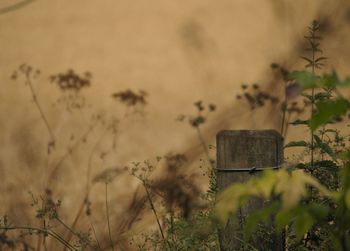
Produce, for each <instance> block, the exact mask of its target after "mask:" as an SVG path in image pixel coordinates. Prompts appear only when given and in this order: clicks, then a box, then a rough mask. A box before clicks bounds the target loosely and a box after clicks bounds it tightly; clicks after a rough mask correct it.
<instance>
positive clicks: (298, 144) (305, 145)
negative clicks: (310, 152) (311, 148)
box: [284, 140, 308, 148]
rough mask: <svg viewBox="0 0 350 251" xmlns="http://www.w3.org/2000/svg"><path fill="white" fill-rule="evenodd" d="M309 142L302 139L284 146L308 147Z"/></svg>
mask: <svg viewBox="0 0 350 251" xmlns="http://www.w3.org/2000/svg"><path fill="white" fill-rule="evenodd" d="M307 146H308V143H307V142H306V141H304V140H300V141H291V142H289V143H288V144H287V145H285V146H284V148H287V147H307Z"/></svg>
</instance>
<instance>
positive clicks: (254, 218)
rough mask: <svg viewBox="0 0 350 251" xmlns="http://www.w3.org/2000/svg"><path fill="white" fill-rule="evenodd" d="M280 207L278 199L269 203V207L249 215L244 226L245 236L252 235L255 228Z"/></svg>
mask: <svg viewBox="0 0 350 251" xmlns="http://www.w3.org/2000/svg"><path fill="white" fill-rule="evenodd" d="M279 207H280V205H279V203H278V202H277V201H276V202H274V203H272V204H271V205H269V206H268V207H265V208H263V209H260V210H258V211H256V212H254V213H253V214H251V215H249V216H248V218H247V221H246V224H245V227H244V234H245V236H250V235H251V234H252V233H253V231H254V230H255V228H256V227H257V225H258V223H259V222H267V221H268V220H269V219H270V217H269V216H271V215H272V214H273V213H274V212H275V211H276V210H278V209H279Z"/></svg>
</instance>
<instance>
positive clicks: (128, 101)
mask: <svg viewBox="0 0 350 251" xmlns="http://www.w3.org/2000/svg"><path fill="white" fill-rule="evenodd" d="M147 95H148V94H147V93H146V92H145V91H143V90H140V91H139V92H138V93H136V92H133V91H131V90H125V91H120V92H116V93H113V94H112V97H113V98H114V99H116V100H118V101H120V102H121V103H123V104H125V105H127V106H136V105H141V106H144V105H146V104H147V101H146V96H147Z"/></svg>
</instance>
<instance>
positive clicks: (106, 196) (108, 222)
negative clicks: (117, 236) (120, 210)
mask: <svg viewBox="0 0 350 251" xmlns="http://www.w3.org/2000/svg"><path fill="white" fill-rule="evenodd" d="M105 185H106V186H105V188H106V189H105V200H106V216H107V226H108V235H109V240H110V242H111V246H112V250H113V251H114V244H113V239H112V233H111V225H110V221H109V207H108V183H107V182H106V183H105Z"/></svg>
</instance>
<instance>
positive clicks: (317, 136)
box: [217, 21, 350, 250]
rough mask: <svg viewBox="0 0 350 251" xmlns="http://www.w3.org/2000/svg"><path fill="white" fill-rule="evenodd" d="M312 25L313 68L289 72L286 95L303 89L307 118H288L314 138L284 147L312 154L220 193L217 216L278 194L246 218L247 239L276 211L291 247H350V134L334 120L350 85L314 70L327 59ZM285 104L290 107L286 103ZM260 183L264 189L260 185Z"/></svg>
mask: <svg viewBox="0 0 350 251" xmlns="http://www.w3.org/2000/svg"><path fill="white" fill-rule="evenodd" d="M308 29H309V34H308V36H306V39H307V42H308V44H309V47H308V48H307V51H309V52H310V53H311V56H310V57H303V59H304V60H306V61H307V65H306V67H307V68H311V71H295V72H292V73H289V74H288V75H287V77H286V79H287V80H288V81H290V82H288V84H287V85H286V97H287V98H290V96H288V94H290V93H295V92H299V94H301V95H302V97H304V98H305V99H306V101H305V102H304V103H305V104H310V105H309V107H310V113H309V118H308V119H306V120H305V119H300V118H298V119H296V120H295V121H292V122H290V124H291V125H293V126H304V127H305V126H306V127H307V128H308V131H309V133H310V139H309V141H307V140H300V141H292V142H289V143H288V144H287V145H286V146H285V147H286V148H289V147H302V148H304V149H305V151H306V152H307V153H308V154H309V155H308V156H309V158H308V159H307V160H305V158H301V161H300V162H299V163H289V164H286V166H285V167H284V168H281V169H280V170H278V171H276V172H272V171H266V172H264V173H263V174H262V176H261V177H259V178H253V179H251V180H250V181H249V182H248V184H235V185H233V186H232V187H230V188H228V189H227V190H226V191H224V192H223V193H222V194H221V195H219V200H218V203H217V216H218V217H219V220H220V221H221V222H226V221H227V219H228V217H229V215H230V214H231V213H232V212H236V210H237V209H238V208H239V206H240V205H241V203H240V202H239V201H240V199H241V198H245V197H247V196H248V197H249V196H258V197H263V198H266V199H268V198H277V199H275V200H274V201H275V202H274V203H272V204H271V205H270V206H268V207H266V208H264V209H262V210H259V211H257V212H256V213H254V214H253V215H251V216H250V217H248V219H247V223H246V229H245V231H246V236H247V238H248V239H247V240H249V235H250V234H251V233H252V231H253V229H255V228H256V226H257V225H258V223H259V222H261V221H262V222H265V221H267V220H268V219H270V215H271V214H274V215H275V217H274V218H275V225H276V227H277V229H278V230H279V231H282V230H283V229H284V228H285V227H286V226H288V228H287V233H286V245H287V248H288V249H289V250H348V249H349V247H350V246H349V244H350V235H349V229H350V225H349V222H350V221H349V219H350V218H349V216H350V204H349V198H350V197H349V194H350V193H349V191H350V190H349V184H350V182H349V177H350V176H349V156H350V155H349V149H348V144H347V141H348V140H347V139H348V137H349V136H348V135H343V133H342V130H339V129H337V128H336V127H335V123H337V122H339V121H341V120H343V119H344V116H345V115H346V113H347V112H348V110H349V109H350V102H349V101H348V99H347V98H345V97H344V95H343V94H342V93H341V92H340V91H339V88H342V87H345V86H349V85H350V78H346V79H344V80H342V79H340V78H339V77H338V75H337V74H336V72H335V71H333V72H332V73H328V74H327V73H324V74H322V75H319V74H317V73H316V69H319V68H320V67H321V66H322V65H323V61H324V60H325V59H326V58H325V57H323V56H317V54H318V53H321V50H320V43H319V41H320V40H321V37H320V36H319V35H318V33H317V32H318V31H319V29H320V26H319V23H318V22H316V21H314V22H312V24H311V26H310V27H308ZM286 101H288V100H286ZM285 106H286V107H287V106H288V104H287V102H286V104H285ZM285 111H286V110H285ZM285 118H286V117H285V116H283V119H285ZM282 123H286V122H285V121H282ZM262 186H263V187H264V189H259V187H262ZM256 248H259V247H256Z"/></svg>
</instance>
